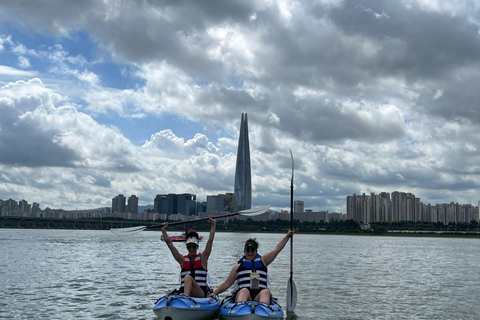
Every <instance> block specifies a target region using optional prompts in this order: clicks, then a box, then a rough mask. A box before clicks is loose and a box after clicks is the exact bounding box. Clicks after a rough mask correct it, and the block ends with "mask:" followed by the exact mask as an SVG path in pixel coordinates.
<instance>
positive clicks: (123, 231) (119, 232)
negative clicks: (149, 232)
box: [110, 226, 147, 236]
mask: <svg viewBox="0 0 480 320" xmlns="http://www.w3.org/2000/svg"><path fill="white" fill-rule="evenodd" d="M146 228H147V227H146V226H138V227H130V228H111V229H110V231H112V232H113V233H115V234H116V235H118V236H128V235H131V234H136V233H139V232H141V231H143V230H145V229H146Z"/></svg>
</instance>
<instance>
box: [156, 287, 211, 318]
mask: <svg viewBox="0 0 480 320" xmlns="http://www.w3.org/2000/svg"><path fill="white" fill-rule="evenodd" d="M219 307H220V299H219V298H218V296H217V297H216V298H194V297H187V296H184V295H179V294H176V293H171V294H168V295H166V296H164V297H162V298H160V299H158V301H157V302H156V303H155V307H154V308H153V313H155V317H156V318H157V319H158V320H185V319H188V320H203V319H208V318H210V317H212V316H214V315H215V313H216V312H217V311H218V308H219Z"/></svg>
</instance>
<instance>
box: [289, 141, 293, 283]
mask: <svg viewBox="0 0 480 320" xmlns="http://www.w3.org/2000/svg"><path fill="white" fill-rule="evenodd" d="M289 150H290V149H289ZM290 156H291V157H292V181H291V183H290V229H293V169H294V165H293V153H292V150H290ZM290 279H293V237H290Z"/></svg>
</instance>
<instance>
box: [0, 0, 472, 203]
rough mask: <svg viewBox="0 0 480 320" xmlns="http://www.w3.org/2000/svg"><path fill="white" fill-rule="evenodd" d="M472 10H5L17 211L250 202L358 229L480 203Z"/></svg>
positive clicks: (330, 6)
mask: <svg viewBox="0 0 480 320" xmlns="http://www.w3.org/2000/svg"><path fill="white" fill-rule="evenodd" d="M479 13H480V5H478V4H476V3H475V2H471V1H458V2H455V3H452V2H448V1H440V0H439V1H421V0H408V1H407V0H405V1H397V2H391V1H373V0H371V1H357V2H355V3H351V2H348V1H302V2H295V1H281V2H272V1H228V2H225V1H209V2H206V3H203V2H197V1H182V2H174V3H170V2H156V3H152V2H140V1H103V2H81V3H79V2H77V1H61V2H58V1H53V0H52V1H44V2H41V3H40V2H30V1H15V2H12V1H11V2H5V3H2V4H0V21H2V22H1V23H0V58H1V60H0V61H1V62H0V198H1V199H8V198H12V199H17V200H20V199H26V200H28V201H29V202H33V201H35V202H39V203H40V204H41V207H42V208H43V207H46V206H49V207H54V208H64V209H76V208H78V209H80V208H81V209H83V208H96V207H102V206H103V207H105V206H110V205H111V199H112V197H114V196H115V195H118V194H120V193H122V194H124V195H126V196H127V197H128V196H129V195H132V194H135V195H137V196H138V197H139V200H140V204H141V205H148V204H152V203H153V199H154V197H155V195H156V194H163V193H184V192H190V193H196V194H197V196H198V197H197V198H198V199H199V200H205V198H206V195H211V194H217V193H225V192H233V181H234V172H235V155H236V146H237V140H238V129H239V125H240V116H241V113H242V112H247V113H248V118H249V131H250V148H251V156H252V183H253V190H254V193H253V201H252V202H253V205H254V206H260V205H265V204H271V205H272V207H273V208H274V209H282V208H288V207H289V204H290V201H289V194H290V188H289V186H290V174H291V168H290V165H291V164H290V155H289V152H288V149H289V148H290V149H292V151H293V153H294V156H295V164H296V168H295V169H296V174H295V189H294V190H295V199H298V200H303V201H305V207H306V208H311V209H313V210H329V211H342V212H345V210H346V208H345V206H346V199H345V197H346V196H348V195H351V194H353V193H357V194H359V193H370V192H374V193H379V192H384V191H385V192H392V191H396V190H398V191H404V192H412V193H414V194H415V195H416V196H417V197H420V198H421V200H422V201H423V202H425V203H432V204H434V203H445V202H446V203H450V202H452V201H454V202H459V203H462V204H463V203H472V204H477V202H478V200H480V193H479V187H480V183H479V182H478V175H479V173H480V166H479V163H480V130H479V129H480V125H479V123H480V121H479V120H480V105H479V101H480V91H479V90H478V89H477V86H478V85H477V84H478V83H479V80H480V79H479V78H480V59H479V57H480V33H479V30H480V23H479V22H478V21H477V20H478V19H477V18H476V17H478V14H479Z"/></svg>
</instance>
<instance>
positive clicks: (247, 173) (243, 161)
mask: <svg viewBox="0 0 480 320" xmlns="http://www.w3.org/2000/svg"><path fill="white" fill-rule="evenodd" d="M233 190H234V194H235V200H236V205H237V207H236V210H235V211H241V210H246V209H250V208H252V172H251V167H250V143H249V140H248V118H247V114H246V113H242V119H241V122H240V135H239V138H238V150H237V165H236V167H235V185H234V189H233Z"/></svg>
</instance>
